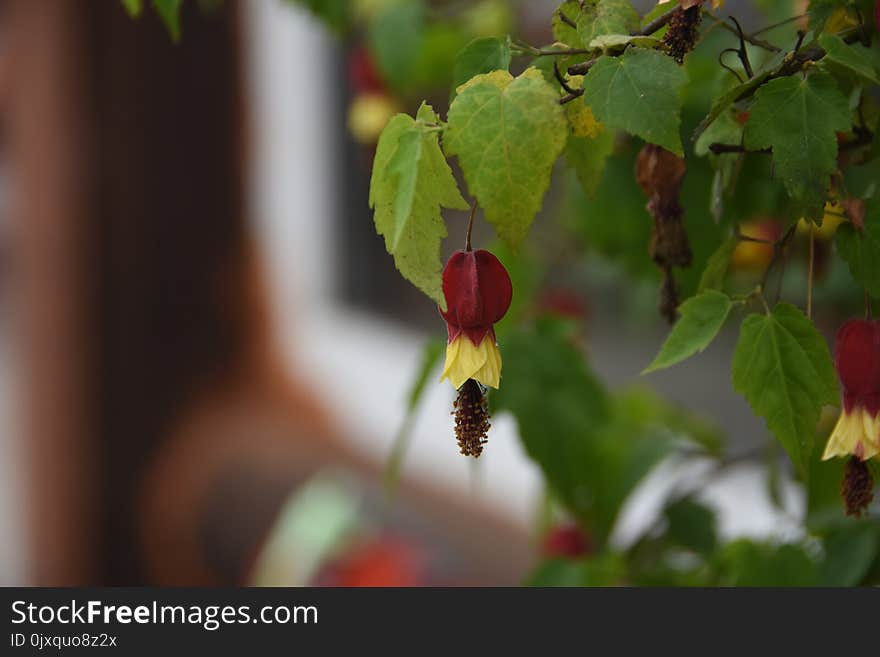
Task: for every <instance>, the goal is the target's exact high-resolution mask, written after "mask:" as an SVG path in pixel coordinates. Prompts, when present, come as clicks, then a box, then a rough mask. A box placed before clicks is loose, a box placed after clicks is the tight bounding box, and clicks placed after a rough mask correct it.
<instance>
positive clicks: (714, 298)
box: [642, 290, 733, 374]
mask: <svg viewBox="0 0 880 657" xmlns="http://www.w3.org/2000/svg"><path fill="white" fill-rule="evenodd" d="M732 307H733V304H732V303H731V301H730V299H729V298H728V296H727V295H726V294H722V293H721V292H716V291H714V290H708V291H706V292H703V293H702V294H698V295H697V296H695V297H691V298H690V299H688V300H687V301H685V302H684V303H683V304H681V306H680V307H679V312H680V313H681V318H680V319H679V320H678V322H676V324H675V326H674V327H673V328H672V332H671V333H670V334H669V337H667V338H666V341H665V342H664V343H663V346H662V347H660V353H658V354H657V357H656V358H655V359H654V361H653V362H652V363H651V364H650V365H648V367H647V368H646V369H645V371H644V372H642V374H647V373H648V372H655V371H656V370H662V369H665V368H667V367H669V366H670V365H675V364H676V363H680V362H681V361H683V360H685V359H686V358H690V357H691V356H693V355H694V354H696V353H699V352H701V351H703V350H704V349H705V348H706V347H708V346H709V343H710V342H712V340H714V339H715V336H716V335H718V331H720V330H721V327H722V326H723V325H724V320H726V319H727V315H728V313H730V309H731V308H732Z"/></svg>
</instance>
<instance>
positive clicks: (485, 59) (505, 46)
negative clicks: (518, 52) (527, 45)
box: [452, 37, 510, 98]
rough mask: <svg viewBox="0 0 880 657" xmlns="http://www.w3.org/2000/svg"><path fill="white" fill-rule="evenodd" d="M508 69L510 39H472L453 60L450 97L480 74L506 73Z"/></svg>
mask: <svg viewBox="0 0 880 657" xmlns="http://www.w3.org/2000/svg"><path fill="white" fill-rule="evenodd" d="M509 67H510V37H504V38H503V39H499V38H497V37H483V38H481V39H474V40H473V41H471V42H470V43H469V44H467V45H466V46H465V47H464V50H462V51H461V52H460V53H458V56H457V57H456V58H455V69H454V72H453V74H452V90H453V91H452V97H453V98H455V93H456V89H458V87H460V86H461V85H463V84H464V83H465V82H467V81H468V80H470V79H471V78H472V77H474V76H475V75H480V74H481V73H491V72H492V71H497V70H503V71H506V70H507V69H508V68H509Z"/></svg>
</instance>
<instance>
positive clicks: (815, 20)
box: [808, 0, 849, 34]
mask: <svg viewBox="0 0 880 657" xmlns="http://www.w3.org/2000/svg"><path fill="white" fill-rule="evenodd" d="M848 3H849V0H810V7H809V12H808V13H809V15H810V22H809V25H810V29H811V30H813V31H814V32H816V33H817V34H818V33H819V32H821V31H822V30H823V29H825V23H826V22H827V21H828V19H829V18H831V16H832V14H834V12H835V11H837V10H838V9H840V8H843V7H845V6H846V5H847V4H848Z"/></svg>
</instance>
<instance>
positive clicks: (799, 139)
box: [743, 72, 851, 218]
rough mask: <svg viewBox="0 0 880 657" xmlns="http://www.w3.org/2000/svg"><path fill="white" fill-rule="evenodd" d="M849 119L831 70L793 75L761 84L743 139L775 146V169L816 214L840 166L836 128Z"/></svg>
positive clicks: (756, 145) (755, 146) (809, 211)
mask: <svg viewBox="0 0 880 657" xmlns="http://www.w3.org/2000/svg"><path fill="white" fill-rule="evenodd" d="M850 124H851V120H850V111H849V104H848V102H847V100H846V97H845V96H844V95H843V94H841V93H840V91H839V90H838V88H837V84H836V83H835V82H834V79H833V78H832V77H831V76H830V75H828V74H827V73H821V72H820V73H813V74H811V75H809V76H808V77H807V78H806V79H802V78H800V77H799V76H790V77H784V78H777V79H775V80H771V81H770V82H768V83H767V84H765V85H764V86H763V87H761V88H760V89H758V91H757V92H756V94H755V102H754V103H753V104H752V106H751V110H750V112H749V119H748V121H747V122H746V125H745V130H744V132H743V139H744V142H745V145H746V148H749V149H751V150H760V149H763V148H772V149H773V165H774V167H775V169H776V174H777V175H778V176H779V177H780V178H782V181H783V183H784V185H785V189H786V191H787V192H788V194H789V196H791V197H792V198H793V199H795V200H796V201H798V202H799V203H800V204H801V206H802V207H803V208H804V211H805V214H806V215H807V216H808V217H809V218H818V217H821V216H822V214H823V208H824V205H825V197H826V195H827V190H828V187H829V185H830V183H831V174H832V173H834V171H835V170H836V169H837V136H836V132H837V131H842V130H848V129H849V127H850Z"/></svg>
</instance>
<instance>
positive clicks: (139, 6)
mask: <svg viewBox="0 0 880 657" xmlns="http://www.w3.org/2000/svg"><path fill="white" fill-rule="evenodd" d="M121 2H122V6H123V7H124V8H125V11H126V12H127V13H128V15H129V16H130V17H131V18H138V17H139V16H140V15H141V13H142V12H143V10H144V0H121Z"/></svg>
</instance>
